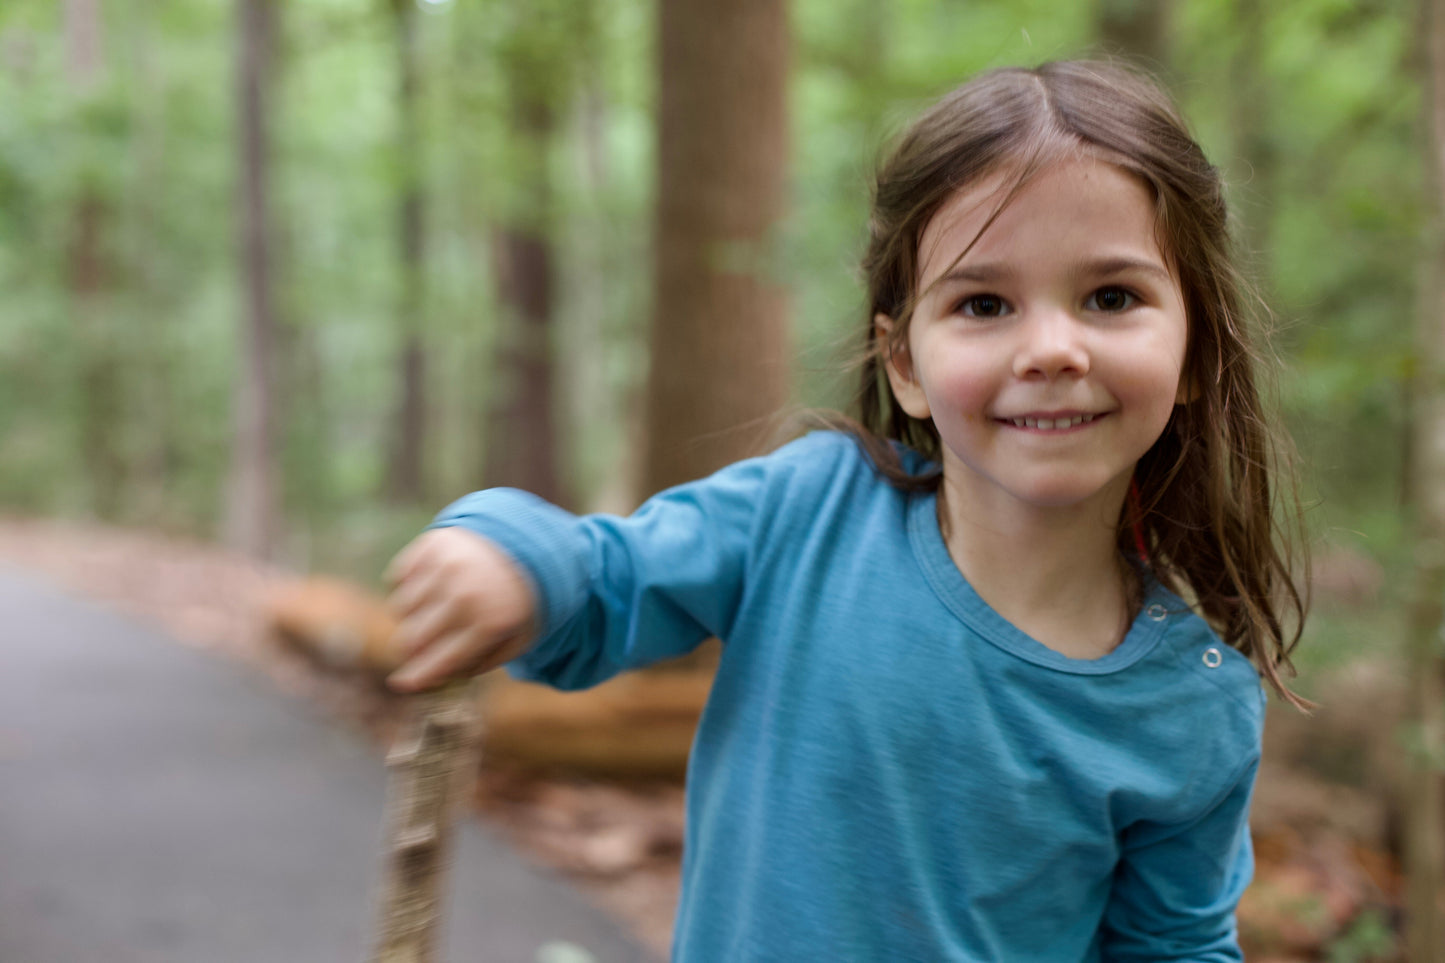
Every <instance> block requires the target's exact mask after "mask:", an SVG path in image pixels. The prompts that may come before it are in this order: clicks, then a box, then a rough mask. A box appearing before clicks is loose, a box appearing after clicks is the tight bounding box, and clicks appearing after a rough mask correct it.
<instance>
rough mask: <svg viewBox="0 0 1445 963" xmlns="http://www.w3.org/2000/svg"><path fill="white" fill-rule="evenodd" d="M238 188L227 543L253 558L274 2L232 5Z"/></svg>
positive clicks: (261, 494) (267, 412)
mask: <svg viewBox="0 0 1445 963" xmlns="http://www.w3.org/2000/svg"><path fill="white" fill-rule="evenodd" d="M237 14H238V20H239V24H238V27H239V30H238V33H239V43H240V49H239V56H238V69H237V87H238V90H237V94H238V101H239V103H238V110H239V137H238V143H239V148H240V157H239V166H240V175H241V184H240V192H239V205H238V206H239V208H240V209H239V211H238V212H237V214H238V219H239V223H240V249H241V250H240V254H241V271H240V274H241V277H242V279H243V283H244V293H245V298H244V314H243V320H242V325H241V337H240V342H241V352H240V354H241V360H242V367H241V371H240V372H239V375H238V377H237V379H236V383H235V394H234V403H233V411H232V417H233V421H234V432H235V433H234V436H233V444H232V449H231V470H230V486H229V492H228V498H227V506H226V532H225V535H226V543H227V544H228V545H229V546H230V547H231V548H233V549H235V550H237V551H240V552H244V553H245V554H247V555H251V556H252V557H255V558H268V557H270V556H271V555H272V553H273V552H274V551H275V540H276V537H277V534H278V528H279V524H278V518H277V514H278V508H279V506H278V501H279V499H278V496H277V489H276V466H275V423H274V422H275V412H274V410H273V408H274V405H273V395H274V387H275V381H276V372H275V367H276V359H275V344H276V327H277V323H276V316H275V303H274V294H273V290H272V278H271V238H272V229H271V219H270V165H269V160H270V114H269V112H270V106H271V105H270V97H269V81H270V74H271V60H272V52H273V30H274V7H273V0H238V6H237Z"/></svg>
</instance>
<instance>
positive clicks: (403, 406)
mask: <svg viewBox="0 0 1445 963" xmlns="http://www.w3.org/2000/svg"><path fill="white" fill-rule="evenodd" d="M392 14H393V17H394V20H395V24H396V42H397V61H398V66H399V73H400V80H399V83H398V88H397V116H398V132H397V133H398V136H397V151H398V153H399V155H400V159H401V164H400V167H401V185H400V190H399V191H398V197H397V240H398V242H399V249H398V254H399V259H400V266H401V279H402V283H401V297H400V299H399V301H398V303H397V329H398V330H399V331H400V332H401V350H400V352H398V361H399V365H398V371H397V376H398V377H397V384H398V392H397V407H396V415H395V421H394V427H393V430H392V445H391V464H390V469H389V471H388V478H387V489H388V492H389V494H390V495H391V497H392V498H393V499H394V500H396V501H399V502H419V501H421V500H422V499H423V497H424V494H425V492H424V489H425V459H426V357H425V353H424V350H423V347H422V330H423V327H424V325H423V323H422V312H423V310H424V299H425V292H424V289H423V279H424V274H423V264H422V262H423V258H424V251H423V245H424V244H425V240H426V231H425V214H426V209H425V199H424V196H423V191H422V158H421V153H422V151H421V137H420V135H421V124H420V123H419V120H418V117H417V87H418V76H419V69H418V66H419V64H418V56H417V9H416V3H415V0H392Z"/></svg>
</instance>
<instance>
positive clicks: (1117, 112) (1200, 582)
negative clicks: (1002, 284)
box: [855, 61, 1308, 708]
mask: <svg viewBox="0 0 1445 963" xmlns="http://www.w3.org/2000/svg"><path fill="white" fill-rule="evenodd" d="M1081 152H1082V153H1085V154H1092V155H1094V156H1097V157H1099V158H1101V159H1103V160H1105V161H1107V162H1109V163H1112V164H1115V165H1117V166H1118V167H1120V168H1122V169H1124V170H1126V171H1129V172H1130V173H1132V174H1134V175H1135V176H1137V177H1139V178H1140V179H1141V180H1142V181H1143V182H1144V183H1146V184H1147V185H1148V186H1149V187H1150V188H1151V190H1152V192H1153V195H1154V198H1155V204H1156V211H1157V215H1156V216H1157V224H1158V231H1159V239H1160V247H1161V249H1162V250H1163V252H1164V254H1165V256H1166V257H1167V258H1168V259H1169V260H1170V264H1171V267H1172V268H1173V269H1174V272H1175V274H1176V276H1177V278H1178V281H1179V285H1180V288H1181V291H1182V292H1183V295H1184V304H1185V308H1186V312H1187V317H1188V325H1189V334H1188V347H1187V349H1186V353H1185V360H1184V372H1183V378H1184V379H1185V383H1186V384H1188V385H1190V386H1191V390H1192V393H1193V394H1194V397H1193V399H1192V400H1191V401H1189V402H1187V403H1184V404H1180V405H1176V406H1175V409H1174V413H1173V415H1172V416H1171V418H1170V420H1169V424H1168V426H1167V427H1166V428H1165V430H1164V434H1163V435H1162V436H1161V437H1160V438H1159V440H1158V441H1157V442H1155V444H1154V446H1153V447H1152V448H1150V449H1149V451H1148V452H1146V453H1145V455H1144V456H1143V458H1141V459H1140V460H1139V463H1138V466H1137V467H1136V469H1135V479H1136V481H1137V482H1138V486H1139V491H1140V494H1141V497H1140V498H1139V500H1138V502H1137V503H1135V502H1134V500H1133V499H1130V500H1129V502H1128V503H1126V505H1125V508H1124V510H1123V512H1122V514H1121V517H1120V519H1119V539H1120V548H1121V550H1123V551H1124V552H1125V553H1126V555H1133V554H1134V544H1135V536H1134V534H1133V533H1134V531H1135V530H1136V526H1137V529H1138V530H1139V531H1140V532H1142V535H1143V540H1144V544H1145V545H1146V546H1147V549H1148V555H1149V564H1150V566H1151V567H1152V569H1153V571H1154V574H1155V576H1156V577H1157V578H1158V579H1159V580H1160V581H1161V582H1163V583H1164V584H1165V585H1166V586H1168V587H1169V588H1171V589H1173V590H1174V591H1176V592H1178V593H1179V594H1181V595H1183V596H1185V597H1186V598H1192V600H1193V602H1194V604H1195V606H1196V607H1197V608H1198V609H1199V611H1200V612H1201V614H1202V615H1203V616H1204V617H1205V619H1206V620H1208V621H1209V622H1210V623H1211V624H1212V625H1213V626H1214V628H1215V629H1216V630H1217V631H1218V632H1219V633H1220V635H1221V636H1222V637H1223V638H1224V640H1225V641H1226V642H1227V643H1228V644H1230V645H1232V646H1234V647H1235V648H1237V649H1238V650H1240V651H1241V652H1243V653H1244V654H1245V655H1247V656H1249V657H1250V658H1251V659H1252V660H1253V661H1254V662H1255V664H1256V665H1257V666H1258V667H1259V670H1260V672H1261V673H1262V675H1263V676H1264V678H1265V680H1266V681H1268V683H1269V684H1270V685H1271V686H1272V687H1273V688H1274V689H1275V691H1277V692H1278V693H1280V694H1281V695H1282V696H1283V697H1284V698H1285V699H1287V700H1288V701H1290V702H1291V703H1293V704H1295V705H1296V706H1299V707H1301V708H1304V707H1306V706H1307V705H1308V703H1306V702H1305V701H1304V700H1303V699H1300V698H1299V697H1298V696H1296V695H1295V694H1294V693H1292V692H1291V691H1290V690H1289V689H1288V687H1286V686H1285V684H1284V682H1283V681H1282V678H1281V676H1282V675H1284V674H1292V671H1293V670H1292V667H1291V665H1290V661H1289V655H1290V652H1291V651H1292V650H1293V648H1294V646H1295V644H1296V643H1297V642H1298V641H1299V635H1300V630H1301V627H1302V623H1303V621H1304V614H1305V610H1306V608H1307V604H1306V600H1305V599H1304V598H1303V597H1302V596H1301V594H1300V592H1299V590H1298V589H1297V588H1296V587H1295V584H1294V580H1293V574H1294V573H1293V572H1292V563H1294V562H1295V560H1296V558H1297V557H1298V559H1299V564H1300V565H1301V567H1302V569H1305V568H1307V564H1308V563H1307V560H1305V559H1304V558H1303V554H1302V553H1301V552H1299V550H1298V549H1299V546H1301V545H1302V539H1300V538H1299V537H1298V534H1299V532H1298V527H1299V512H1298V501H1297V498H1296V497H1295V488H1294V486H1293V484H1288V485H1285V486H1283V492H1284V494H1285V495H1286V498H1285V500H1284V501H1285V502H1286V504H1284V505H1282V506H1281V505H1276V503H1275V502H1276V497H1277V496H1278V494H1279V493H1280V492H1279V490H1277V489H1275V488H1272V487H1271V476H1275V477H1276V478H1278V476H1279V473H1281V472H1284V473H1285V475H1286V477H1290V465H1289V462H1288V458H1287V452H1288V447H1287V443H1286V439H1284V438H1283V437H1276V435H1275V433H1274V432H1273V431H1272V430H1271V429H1270V426H1269V423H1268V422H1267V420H1266V416H1265V411H1264V406H1263V404H1262V402H1261V398H1260V394H1259V391H1258V388H1257V385H1256V376H1257V372H1258V370H1259V368H1260V365H1261V363H1262V361H1263V360H1264V359H1263V356H1262V355H1261V354H1260V352H1259V351H1258V350H1257V349H1256V348H1255V347H1254V346H1253V342H1254V340H1255V339H1254V335H1253V333H1252V331H1251V328H1252V325H1251V323H1250V322H1251V319H1250V318H1249V317H1248V314H1247V312H1246V310H1245V307H1246V304H1248V305H1250V306H1251V307H1260V308H1262V305H1260V304H1259V300H1258V298H1257V297H1254V296H1253V295H1252V293H1251V290H1250V288H1249V286H1248V284H1247V283H1246V282H1245V281H1244V279H1243V278H1242V277H1241V275H1240V273H1239V272H1238V270H1237V269H1236V267H1235V265H1234V263H1233V260H1232V257H1231V244H1230V237H1229V225H1228V215H1227V212H1226V208H1225V202H1224V191H1223V184H1222V182H1221V179H1220V176H1219V173H1218V171H1217V170H1216V169H1215V168H1214V167H1213V166H1211V165H1210V163H1209V162H1208V161H1207V160H1206V159H1205V157H1204V152H1203V151H1202V150H1201V149H1200V147H1199V145H1198V144H1197V143H1195V141H1194V139H1193V138H1192V137H1191V136H1190V134H1189V132H1188V129H1187V127H1186V125H1185V122H1184V120H1183V118H1182V117H1181V116H1180V114H1179V112H1178V109H1177V108H1176V107H1175V106H1174V104H1173V103H1172V101H1171V100H1170V99H1169V97H1168V95H1166V94H1165V93H1164V92H1163V91H1161V90H1160V88H1159V87H1158V86H1157V85H1155V84H1154V83H1153V82H1152V81H1151V80H1149V79H1148V78H1146V77H1144V76H1143V75H1141V74H1138V73H1136V72H1134V71H1133V70H1132V69H1129V68H1125V67H1123V66H1119V65H1115V64H1111V63H1103V62H1087V61H1075V62H1062V63H1048V64H1044V65H1043V66H1040V67H1038V68H1036V69H1024V68H1004V69H999V70H993V71H989V72H987V73H984V74H982V75H980V76H978V77H976V78H975V79H973V80H972V81H970V82H968V83H966V84H964V85H963V86H962V87H959V88H958V89H956V90H954V91H953V92H952V93H950V94H948V95H947V96H945V97H944V98H943V99H942V100H940V101H938V103H936V104H935V105H934V106H933V107H931V108H930V109H929V110H927V111H926V112H925V113H924V114H923V115H922V116H921V117H920V118H919V119H918V120H917V121H915V122H914V123H913V125H912V126H911V127H910V128H909V129H908V130H907V131H906V132H905V133H904V135H903V137H902V139H901V140H900V141H899V143H898V145H897V147H896V148H895V149H894V150H893V152H892V154H891V156H890V157H888V159H887V160H885V161H884V163H883V164H882V165H881V166H880V169H879V171H878V175H877V183H876V189H875V192H874V203H873V211H872V217H871V220H870V223H869V241H868V249H867V253H866V254H865V256H864V258H863V269H864V272H865V274H866V277H867V284H868V316H867V332H868V333H867V335H866V341H865V346H864V347H865V351H864V355H863V360H862V363H861V365H860V367H861V376H862V382H861V385H860V388H861V390H860V392H859V396H858V401H857V409H858V411H857V415H858V419H859V423H858V425H857V426H855V428H856V430H855V433H856V434H857V436H858V438H859V441H860V443H861V444H862V445H863V446H864V448H865V450H866V451H867V452H868V454H869V456H870V457H871V458H872V460H873V461H874V463H875V464H876V465H877V466H878V468H879V470H880V471H881V472H882V473H883V474H884V475H885V476H886V477H887V478H888V479H889V480H890V481H891V482H892V483H893V484H895V485H897V486H898V487H900V488H903V489H906V490H912V491H934V490H937V489H938V487H939V484H940V481H941V472H940V471H939V470H938V469H937V468H936V467H935V468H934V469H933V470H931V471H929V472H927V473H925V474H921V475H914V474H910V473H909V472H908V471H907V470H906V469H905V468H904V466H903V463H902V461H901V460H900V458H899V456H898V453H897V451H896V450H895V449H894V448H893V447H892V445H891V444H890V443H889V442H890V440H892V441H898V442H902V443H903V444H905V445H908V446H909V447H911V448H913V449H915V450H916V451H918V452H919V453H921V454H922V455H924V456H925V457H926V458H928V459H929V460H930V461H931V462H933V463H934V465H935V466H936V465H938V464H941V463H942V458H941V455H942V452H941V448H940V441H939V436H938V432H937V429H936V428H935V427H934V425H933V423H932V421H920V420H918V419H915V418H912V417H911V416H909V415H908V414H907V413H906V412H905V411H903V409H902V408H901V407H900V406H899V405H898V404H897V402H896V400H895V399H894V398H893V394H892V389H891V388H890V387H889V385H888V381H887V376H886V370H885V364H886V361H887V358H888V356H889V354H890V352H892V351H893V350H896V349H898V348H900V347H902V346H903V345H905V344H906V343H907V340H906V339H907V331H908V323H909V319H910V317H911V315H912V312H913V309H914V306H915V305H916V304H917V303H918V300H919V298H920V297H921V296H922V294H923V293H924V292H921V291H919V290H918V289H917V288H918V284H919V263H918V259H919V254H918V251H919V243H920V240H921V238H922V236H923V232H924V229H925V228H926V227H927V226H928V223H929V221H930V220H931V219H932V217H933V215H934V214H935V213H936V212H937V211H938V209H939V208H940V207H941V206H942V205H943V204H944V203H945V201H947V200H948V198H949V197H950V196H951V195H953V194H954V192H956V191H958V190H959V189H961V188H964V187H966V186H968V185H971V184H974V183H976V182H977V181H978V180H979V179H980V178H983V177H986V176H988V175H990V174H993V173H995V172H999V171H1002V170H1007V171H1008V172H1009V173H1010V177H1009V182H1008V184H1007V185H1006V189H1005V190H1004V191H1003V199H1002V201H1001V202H1000V203H999V205H998V207H997V208H996V209H995V211H994V212H993V216H994V217H997V215H998V213H999V211H1000V210H1002V208H1003V207H1005V206H1007V204H1008V203H1009V200H1010V199H1011V198H1012V197H1014V196H1015V195H1016V194H1017V193H1018V191H1019V190H1020V189H1021V188H1022V187H1023V185H1024V184H1026V183H1027V182H1028V180H1029V179H1030V178H1031V177H1032V176H1033V175H1034V174H1035V173H1036V172H1038V171H1040V170H1042V169H1044V168H1046V167H1048V166H1049V165H1050V164H1051V163H1054V162H1056V161H1058V160H1060V159H1062V158H1065V157H1068V156H1077V155H1078V154H1079V153H1081ZM991 223H992V218H990V220H989V221H988V222H987V223H985V225H984V227H983V230H984V231H986V230H988V227H989V225H990V224H991ZM980 233H982V232H980ZM975 240H976V239H975ZM964 253H965V254H966V253H967V252H966V251H965V252H964ZM960 257H962V255H960ZM1260 313H1261V314H1263V313H1264V312H1262V311H1261V312H1260ZM879 314H882V315H886V316H887V317H889V318H891V319H892V320H893V322H894V323H893V326H892V330H891V332H890V333H889V334H888V335H887V336H886V338H883V337H880V336H879V335H878V333H877V332H876V331H875V327H874V323H873V319H874V317H875V316H877V315H879ZM1277 509H1281V512H1280V514H1279V515H1277V514H1276V510H1277Z"/></svg>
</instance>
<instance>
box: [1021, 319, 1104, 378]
mask: <svg viewBox="0 0 1445 963" xmlns="http://www.w3.org/2000/svg"><path fill="white" fill-rule="evenodd" d="M1017 330H1018V332H1019V339H1020V340H1019V344H1018V347H1017V349H1016V351H1015V352H1014V376H1015V377H1018V378H1043V379H1044V380H1046V381H1052V380H1054V379H1055V378H1058V377H1060V376H1061V375H1072V376H1074V377H1079V376H1081V375H1084V374H1087V373H1088V371H1089V352H1088V350H1087V346H1086V345H1085V343H1084V340H1085V331H1084V327H1083V324H1082V323H1081V322H1080V321H1079V320H1078V319H1077V318H1075V317H1074V316H1073V315H1071V314H1070V313H1069V312H1067V311H1062V310H1055V309H1048V310H1036V311H1034V312H1031V314H1030V316H1029V317H1028V318H1025V319H1024V323H1023V324H1021V325H1019V326H1018V328H1017Z"/></svg>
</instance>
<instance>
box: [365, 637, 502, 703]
mask: <svg viewBox="0 0 1445 963" xmlns="http://www.w3.org/2000/svg"><path fill="white" fill-rule="evenodd" d="M486 651H487V649H486V647H485V643H483V642H482V641H481V640H480V639H479V638H478V637H477V635H476V633H474V632H468V631H464V630H463V631H456V632H452V633H450V634H448V635H446V636H444V637H443V638H440V639H438V640H437V641H436V642H435V643H434V644H433V645H431V646H429V647H427V648H426V649H424V650H422V651H421V652H420V653H418V654H417V655H416V656H415V657H413V658H411V659H409V660H408V661H407V662H406V663H405V664H404V665H402V667H401V668H400V669H397V670H396V671H395V672H393V673H392V674H391V675H390V676H388V677H387V680H386V683H387V685H389V686H391V688H393V689H396V690H397V691H399V692H418V691H420V690H422V689H430V688H431V687H433V686H435V685H438V684H439V683H441V682H444V681H446V680H447V679H449V678H451V677H452V676H455V675H460V674H462V673H463V672H464V670H467V669H470V668H474V667H476V665H477V664H478V663H479V662H480V661H481V659H482V657H483V656H484V655H485V654H486Z"/></svg>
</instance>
